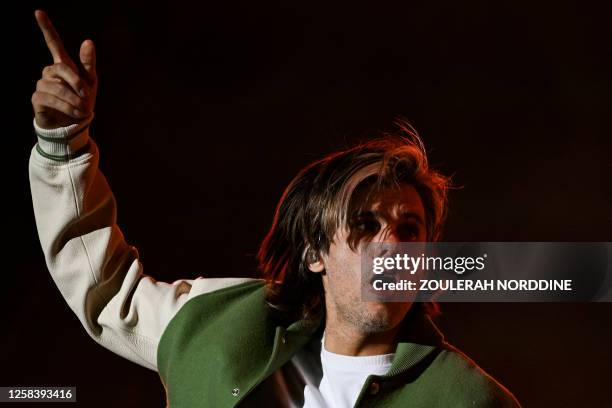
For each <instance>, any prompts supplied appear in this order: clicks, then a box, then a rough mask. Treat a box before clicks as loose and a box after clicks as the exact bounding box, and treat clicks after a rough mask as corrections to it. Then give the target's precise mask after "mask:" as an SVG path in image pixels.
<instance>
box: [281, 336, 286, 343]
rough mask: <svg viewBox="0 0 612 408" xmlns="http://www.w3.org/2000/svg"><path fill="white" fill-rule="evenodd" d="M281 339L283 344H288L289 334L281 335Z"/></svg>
mask: <svg viewBox="0 0 612 408" xmlns="http://www.w3.org/2000/svg"><path fill="white" fill-rule="evenodd" d="M281 341H282V342H283V344H287V335H286V334H283V337H281Z"/></svg>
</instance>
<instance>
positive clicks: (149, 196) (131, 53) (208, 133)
mask: <svg viewBox="0 0 612 408" xmlns="http://www.w3.org/2000/svg"><path fill="white" fill-rule="evenodd" d="M37 7H38V8H43V9H45V10H46V11H48V13H49V14H50V17H51V18H52V20H53V21H54V23H55V25H56V27H57V28H58V30H59V32H60V34H61V35H62V37H63V38H64V40H65V43H66V46H67V48H68V49H69V51H70V52H72V53H73V55H74V56H76V53H77V50H78V46H79V44H80V42H81V41H82V40H84V39H85V38H92V39H93V40H94V42H95V43H96V45H97V51H98V72H99V78H100V90H99V96H98V101H97V108H96V119H95V121H94V124H93V129H92V136H93V138H94V139H95V140H96V142H97V143H98V145H99V147H100V151H101V169H102V171H103V172H104V174H105V175H106V177H107V179H108V181H109V182H110V184H111V186H112V188H113V191H114V194H115V196H116V198H117V201H118V205H119V223H120V226H121V227H122V230H123V232H124V233H125V236H126V238H127V240H128V241H129V242H130V243H131V244H133V245H135V246H137V247H138V248H139V251H140V254H141V259H142V262H143V264H144V266H145V273H147V274H149V275H152V276H154V277H155V278H157V279H159V280H167V281H172V280H175V279H179V278H194V277H196V276H214V277H220V276H253V275H255V268H254V265H255V264H254V261H253V254H254V252H255V251H256V250H257V247H258V244H259V242H260V240H261V239H262V237H263V236H264V234H265V233H266V230H267V228H268V227H269V225H270V222H271V219H272V215H273V211H274V208H275V205H276V202H277V200H278V199H279V197H280V195H281V193H282V191H283V189H284V187H285V186H286V185H287V183H288V182H289V181H290V180H291V178H292V177H293V176H294V175H295V174H296V172H297V171H298V170H299V169H300V168H301V167H303V166H305V165H306V164H307V163H309V162H310V161H312V160H313V159H316V158H318V157H320V156H321V155H322V154H325V153H328V152H330V151H333V150H334V149H337V148H342V147H346V146H349V145H350V144H352V143H354V142H356V141H358V140H364V139H367V138H369V137H372V136H373V135H375V133H376V131H378V130H389V129H392V121H393V119H394V118H395V117H397V116H399V115H402V116H404V117H406V118H407V119H408V120H410V121H411V123H412V124H413V125H414V126H415V127H416V128H417V130H419V132H420V133H421V135H422V137H423V139H424V140H425V143H426V145H427V146H428V149H429V154H430V160H431V162H432V164H433V165H434V166H435V167H437V168H438V169H440V170H442V171H443V172H445V173H446V174H453V175H454V181H455V183H456V184H457V185H460V186H463V188H461V189H457V190H453V191H452V193H451V197H450V200H451V201H450V204H451V211H450V218H449V221H448V223H447V228H446V230H445V231H446V232H445V235H444V237H443V239H444V240H447V241H610V238H611V237H610V232H611V228H610V227H611V225H612V223H611V217H610V212H609V211H610V202H611V198H612V191H611V185H612V183H611V179H610V175H611V174H612V172H611V166H610V163H611V160H610V151H611V147H612V144H611V142H610V139H609V137H610V130H611V129H610V128H611V126H610V120H609V117H610V115H609V114H610V108H611V106H612V104H611V103H610V94H611V92H612V82H611V78H610V73H611V72H612V45H611V42H610V40H611V39H612V36H611V34H612V32H611V31H612V30H611V29H610V24H609V21H610V15H611V13H610V12H611V9H610V6H607V5H605V6H604V5H597V4H595V3H591V4H583V3H582V2H578V1H576V2H557V1H555V2H553V1H548V2H531V1H512V2H510V1H503V2H487V1H464V2H447V3H445V4H443V3H440V2H426V1H414V2H402V3H401V4H400V3H398V4H384V5H383V4H374V3H373V2H370V4H357V3H355V2H351V3H345V4H339V3H334V4H330V3H321V4H316V3H313V2H303V3H296V2H286V1H285V2H281V1H277V2H265V3H264V2H254V1H241V2H215V3H212V2H207V3H204V2H198V3H196V2H193V3H191V4H190V3H187V2H182V1H173V2H168V3H167V4H163V5H157V4H153V3H151V2H134V1H129V2H126V1H123V2H97V3H92V2H59V1H53V2H51V1H48V2H45V1H40V2H36V3H31V4H27V3H22V4H21V5H19V6H11V8H6V9H5V10H4V15H3V20H4V22H3V26H4V28H7V27H8V28H9V31H10V32H9V33H8V34H6V35H5V36H4V48H5V49H4V51H5V52H6V54H5V55H3V61H4V64H3V65H5V67H8V68H9V70H10V72H11V73H10V74H8V75H9V76H6V77H4V87H3V88H4V89H5V90H9V91H10V92H3V95H4V96H5V97H6V96H9V95H10V96H11V100H9V101H8V102H9V108H5V109H8V110H5V111H4V113H5V115H3V122H4V131H5V132H4V134H3V135H2V138H3V139H4V140H3V145H4V147H5V149H6V150H5V151H4V155H3V156H4V157H3V160H2V161H3V163H4V164H5V165H6V164H8V169H7V170H5V174H6V176H5V178H4V188H5V189H8V190H9V193H8V194H7V195H5V196H4V198H5V200H6V201H5V205H7V207H6V208H8V209H7V210H6V211H7V213H5V217H7V218H6V219H5V223H4V224H5V228H4V233H5V237H8V243H7V244H5V245H4V248H5V259H10V262H9V264H8V265H6V268H5V269H4V270H3V273H4V276H3V284H2V293H1V294H0V295H1V302H2V304H1V305H0V306H1V307H2V309H1V310H2V319H3V320H2V321H3V334H2V336H1V337H0V346H1V350H2V352H1V361H0V366H1V367H2V370H0V385H3V386H8V385H31V386H41V385H43V386H44V385H75V386H76V387H77V395H78V400H79V405H81V406H86V407H108V406H136V407H145V406H146V407H161V406H163V403H164V391H163V387H162V385H161V383H160V382H159V379H158V376H157V374H156V373H154V372H152V371H149V370H147V369H144V368H141V367H139V366H137V365H135V364H133V363H130V362H128V361H126V360H123V359H121V358H120V357H118V356H115V355H114V354H112V353H111V352H109V351H107V350H105V349H104V348H102V347H100V346H98V345H97V344H96V343H94V341H93V340H91V339H90V338H89V337H88V336H87V334H86V333H85V331H84V330H83V329H82V327H81V326H80V323H79V322H78V320H77V318H76V317H75V316H74V315H73V314H72V312H71V311H70V309H69V308H68V307H67V305H66V304H65V302H64V300H63V299H62V297H61V295H60V293H59V292H58V291H57V288H56V287H55V285H54V283H53V281H52V280H51V278H50V276H49V275H48V272H47V270H46V267H45V263H44V259H43V257H42V251H41V249H40V244H39V243H38V239H37V233H36V228H35V224H34V216H33V212H32V204H31V200H30V192H29V185H28V177H27V162H28V157H29V154H30V150H31V148H32V147H33V146H34V143H35V141H36V140H35V137H34V134H33V130H32V124H31V120H32V111H31V105H30V97H31V94H32V92H33V90H34V86H35V82H36V80H37V79H38V78H39V77H40V72H41V70H42V68H43V67H44V66H45V65H48V64H50V63H51V59H50V56H49V54H48V52H47V50H46V47H45V44H44V41H43V38H42V35H41V34H40V33H39V31H38V28H37V25H36V22H35V20H34V17H33V12H34V9H35V8H37ZM5 75H7V74H5ZM7 113H8V114H7ZM442 310H443V314H442V316H441V317H440V318H439V320H438V323H439V325H440V327H441V328H442V329H443V331H444V332H445V333H446V335H447V339H448V340H449V341H450V342H452V343H453V344H455V345H456V346H458V347H459V348H461V349H463V350H464V351H465V352H466V353H467V354H468V355H469V356H471V357H472V358H473V359H474V360H476V361H477V362H478V363H479V364H480V365H481V366H482V367H483V368H484V369H485V370H486V371H488V372H489V373H491V374H492V375H493V376H494V377H495V378H497V379H498V380H499V381H500V382H502V383H503V384H505V385H506V386H507V387H508V388H509V389H510V390H512V391H513V392H514V393H515V395H516V396H517V398H518V399H519V400H520V401H521V402H522V403H523V405H524V406H525V407H576V406H580V407H607V406H611V404H612V402H610V401H609V386H610V379H611V378H610V371H609V370H610V363H611V362H612V355H611V352H610V347H609V345H610V344H612V324H611V323H612V317H611V312H612V304H604V303H599V304H595V303H592V304H584V303H582V304H578V303H573V304H567V303H565V304H544V303H539V304H533V303H532V304H511V303H508V304H445V305H442ZM210 375H214V373H210Z"/></svg>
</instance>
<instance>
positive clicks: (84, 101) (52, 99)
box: [32, 10, 98, 129]
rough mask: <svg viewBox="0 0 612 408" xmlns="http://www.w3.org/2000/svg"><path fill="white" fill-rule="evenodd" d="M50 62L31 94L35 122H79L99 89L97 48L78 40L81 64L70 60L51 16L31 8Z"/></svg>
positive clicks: (47, 125)
mask: <svg viewBox="0 0 612 408" xmlns="http://www.w3.org/2000/svg"><path fill="white" fill-rule="evenodd" d="M34 16H35V17H36V21H37V22H38V26H39V27H40V29H41V31H42V32H43V35H44V36H45V42H46V43H47V47H48V48H49V51H51V56H52V57H53V65H49V66H46V67H45V68H44V69H43V71H42V78H41V79H39V80H38V82H37V83H36V91H35V92H34V93H33V94H32V106H33V107H34V117H35V119H36V124H37V125H38V126H40V127H41V128H43V129H54V128H58V127H63V126H68V125H71V124H73V123H77V122H79V121H80V120H81V119H83V118H85V117H87V116H89V115H90V114H91V112H92V111H93V108H94V105H95V102H96V93H97V91H98V78H97V76H96V50H95V47H94V43H93V41H91V40H85V41H83V43H82V44H81V50H80V52H79V60H80V64H81V65H80V66H79V67H77V65H76V64H75V63H74V62H73V61H72V59H71V58H70V56H69V55H68V53H67V52H66V50H65V49H64V44H63V43H62V40H61V39H60V37H59V35H58V34H57V31H55V28H54V27H53V24H51V20H50V19H49V17H48V16H47V14H46V13H45V12H44V11H42V10H36V11H35V12H34Z"/></svg>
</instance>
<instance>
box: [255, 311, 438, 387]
mask: <svg viewBox="0 0 612 408" xmlns="http://www.w3.org/2000/svg"><path fill="white" fill-rule="evenodd" d="M323 327H324V319H323V318H319V319H317V320H298V321H296V322H294V323H293V324H291V325H290V326H288V327H287V328H284V327H283V326H278V327H277V328H276V335H275V339H274V350H273V352H272V358H271V359H270V362H269V363H270V364H268V367H267V370H266V371H267V372H269V373H272V372H273V371H274V370H276V369H277V368H278V367H280V366H281V365H282V364H284V363H285V362H286V361H288V360H289V359H290V358H291V357H292V356H293V355H294V354H295V353H297V352H298V351H299V350H300V349H301V348H302V347H304V345H305V344H306V343H307V342H308V341H309V340H310V339H311V338H312V337H313V336H314V335H315V333H317V332H321V331H322V330H323ZM444 344H445V342H444V336H443V334H442V333H441V332H440V330H439V329H438V328H437V327H436V325H435V324H434V323H433V321H432V320H431V318H430V317H429V316H427V315H424V314H422V313H419V314H413V313H409V314H408V315H407V316H406V318H405V319H404V321H403V322H402V325H401V327H400V330H399V332H398V343H397V347H396V350H395V356H394V358H393V362H392V365H391V368H390V369H389V372H388V373H387V374H386V375H385V377H392V376H395V375H398V374H401V373H403V372H405V371H407V370H409V369H410V368H412V367H414V366H415V365H417V364H418V363H419V362H421V361H422V360H423V359H425V357H427V356H428V355H429V354H431V353H432V352H434V351H435V350H436V349H439V348H440V347H442V346H443V345H444Z"/></svg>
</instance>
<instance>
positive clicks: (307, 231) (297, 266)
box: [257, 120, 450, 322]
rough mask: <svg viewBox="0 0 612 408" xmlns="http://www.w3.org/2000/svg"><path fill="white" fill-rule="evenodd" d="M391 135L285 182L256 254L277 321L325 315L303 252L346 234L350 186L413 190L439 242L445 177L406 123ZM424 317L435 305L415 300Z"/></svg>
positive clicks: (431, 236) (431, 237) (316, 277)
mask: <svg viewBox="0 0 612 408" xmlns="http://www.w3.org/2000/svg"><path fill="white" fill-rule="evenodd" d="M396 125H397V126H398V127H399V132H397V133H393V134H390V133H383V134H382V136H381V137H378V138H375V139H373V140H369V141H367V142H364V143H361V144H358V145H356V146H354V147H352V148H349V149H347V150H343V151H339V152H334V153H331V154H329V155H327V156H325V157H323V158H322V159H320V160H318V161H316V162H314V163H312V164H310V165H308V166H306V167H305V168H304V169H302V170H301V171H300V172H299V173H298V175H297V176H296V177H295V178H294V179H293V180H292V181H291V182H290V183H289V186H287V188H286V189H285V191H284V193H283V195H282V197H281V199H280V201H279V203H278V205H277V208H276V213H275V215H274V220H273V222H272V226H271V228H270V231H269V232H268V234H267V235H266V237H265V239H264V240H263V242H262V243H261V246H260V248H259V251H258V253H257V261H258V264H259V270H260V272H261V273H262V275H263V277H264V278H265V279H266V281H267V287H266V302H267V304H268V306H269V307H270V308H272V309H273V310H274V311H275V312H276V313H277V315H278V316H280V318H281V319H282V320H285V321H287V322H292V321H294V320H297V319H303V318H306V319H309V318H316V317H319V316H321V314H322V313H324V309H325V308H324V305H325V302H324V299H325V298H324V295H325V294H324V290H323V283H322V279H321V274H319V273H312V272H310V270H309V269H308V267H307V260H306V258H307V257H308V256H309V254H319V253H322V252H323V253H327V252H328V250H329V246H330V244H331V242H332V240H333V237H334V235H335V233H336V231H337V229H338V228H340V227H346V228H348V230H349V231H351V232H352V229H351V225H350V223H349V222H348V220H349V218H350V215H351V214H349V212H350V211H352V208H354V207H355V203H354V200H352V198H353V197H354V195H355V194H354V193H355V191H356V189H358V188H360V187H363V186H364V185H365V184H369V185H370V187H368V188H371V189H374V190H375V189H378V188H382V187H386V186H389V185H392V184H396V185H397V184H400V183H407V184H410V185H412V186H414V187H415V189H416V190H417V191H418V193H419V195H420V197H421V201H422V202H423V206H424V209H425V224H426V235H427V241H429V242H433V241H437V240H438V239H439V237H440V234H441V228H442V224H443V223H444V220H445V218H446V215H447V202H448V200H447V190H448V188H449V187H450V178H449V177H446V176H443V175H441V174H440V173H438V172H437V171H435V170H433V169H431V168H430V166H429V163H428V160H427V154H426V151H425V147H424V145H423V142H422V140H421V138H420V137H419V135H418V134H417V132H416V131H415V130H414V128H413V127H412V126H410V124H408V123H407V122H406V121H403V120H398V121H397V122H396ZM415 306H417V307H416V308H420V309H421V310H422V311H423V312H425V313H428V314H436V313H437V312H438V311H439V309H438V307H437V305H436V304H435V303H433V302H426V303H417V304H416V305H415Z"/></svg>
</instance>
